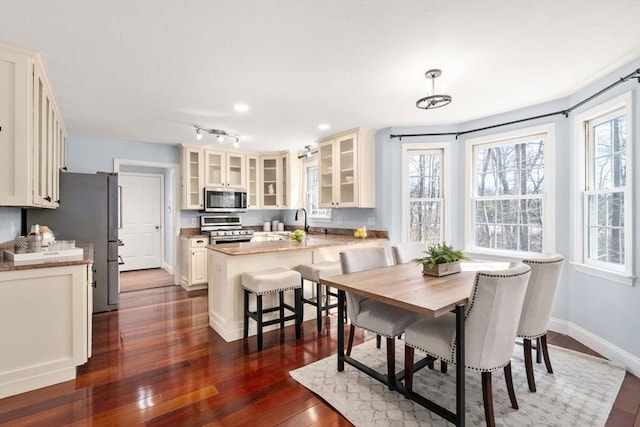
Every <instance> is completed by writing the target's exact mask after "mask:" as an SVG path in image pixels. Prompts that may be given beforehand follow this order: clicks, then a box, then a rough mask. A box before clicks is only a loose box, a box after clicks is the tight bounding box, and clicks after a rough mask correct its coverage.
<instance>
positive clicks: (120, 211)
mask: <svg viewBox="0 0 640 427" xmlns="http://www.w3.org/2000/svg"><path fill="white" fill-rule="evenodd" d="M118 230H122V185H118Z"/></svg>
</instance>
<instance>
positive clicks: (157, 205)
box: [118, 172, 164, 271]
mask: <svg viewBox="0 0 640 427" xmlns="http://www.w3.org/2000/svg"><path fill="white" fill-rule="evenodd" d="M118 185H119V191H120V203H121V204H122V206H121V212H122V217H121V218H120V230H119V233H118V234H119V238H120V240H122V242H123V243H124V246H121V247H120V250H119V254H120V256H121V257H122V260H123V261H124V264H123V265H121V266H120V271H130V270H142V269H146V268H158V267H161V266H162V254H163V234H164V233H163V231H162V224H163V222H164V221H163V218H162V213H163V208H162V206H163V204H164V202H163V198H164V197H163V195H164V176H163V175H161V174H145V173H125V172H121V173H119V174H118Z"/></svg>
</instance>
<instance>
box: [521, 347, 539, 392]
mask: <svg viewBox="0 0 640 427" xmlns="http://www.w3.org/2000/svg"><path fill="white" fill-rule="evenodd" d="M522 343H523V348H524V368H525V371H526V372H527V383H528V384H529V391H531V392H532V393H535V392H536V379H535V378H534V377H533V357H532V355H531V340H530V339H527V338H524V339H523V340H522Z"/></svg>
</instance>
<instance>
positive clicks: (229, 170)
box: [204, 149, 246, 189]
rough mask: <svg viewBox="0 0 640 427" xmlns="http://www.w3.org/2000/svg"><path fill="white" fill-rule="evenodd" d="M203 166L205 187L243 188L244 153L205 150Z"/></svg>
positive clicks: (244, 177) (244, 172)
mask: <svg viewBox="0 0 640 427" xmlns="http://www.w3.org/2000/svg"><path fill="white" fill-rule="evenodd" d="M204 164H205V174H204V176H205V179H204V186H205V187H218V188H220V187H224V188H238V189H244V188H245V182H246V181H245V180H246V171H245V155H244V153H240V152H235V151H222V150H209V149H205V150H204Z"/></svg>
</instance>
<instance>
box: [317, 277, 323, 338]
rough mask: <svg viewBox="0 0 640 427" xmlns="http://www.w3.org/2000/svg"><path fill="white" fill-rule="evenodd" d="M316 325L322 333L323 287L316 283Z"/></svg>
mask: <svg viewBox="0 0 640 427" xmlns="http://www.w3.org/2000/svg"><path fill="white" fill-rule="evenodd" d="M316 323H317V324H318V332H321V331H322V285H321V284H320V282H316Z"/></svg>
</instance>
